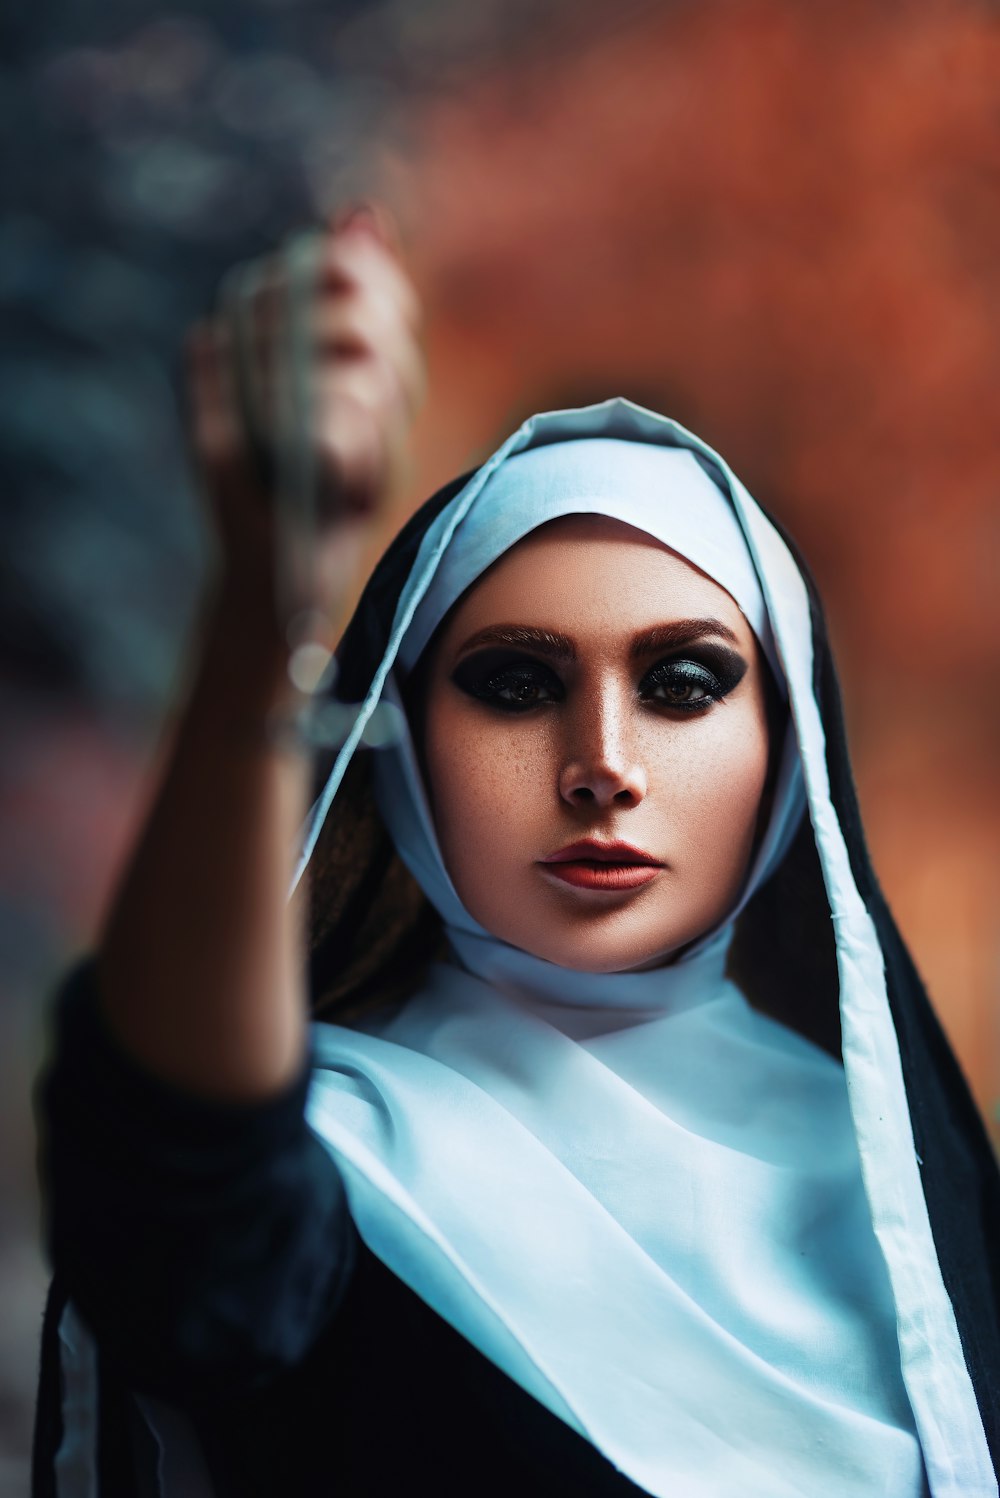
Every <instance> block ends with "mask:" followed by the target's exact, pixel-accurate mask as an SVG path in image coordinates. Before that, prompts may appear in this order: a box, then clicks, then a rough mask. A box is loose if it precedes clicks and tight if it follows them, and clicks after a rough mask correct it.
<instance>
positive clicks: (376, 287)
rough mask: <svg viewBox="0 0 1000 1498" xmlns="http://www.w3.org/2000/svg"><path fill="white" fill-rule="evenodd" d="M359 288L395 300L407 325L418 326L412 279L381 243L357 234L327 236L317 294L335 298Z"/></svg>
mask: <svg viewBox="0 0 1000 1498" xmlns="http://www.w3.org/2000/svg"><path fill="white" fill-rule="evenodd" d="M362 290H363V291H365V292H367V293H368V294H370V295H374V296H381V297H384V298H386V300H387V301H389V302H391V303H394V304H395V305H396V306H397V307H398V308H399V311H400V313H401V315H402V317H403V320H404V321H405V322H406V323H407V325H408V326H409V327H411V328H413V329H416V328H418V327H419V326H420V322H421V316H422V309H421V304H420V299H419V297H418V296H417V293H416V290H415V288H414V286H413V282H412V281H411V280H410V278H409V276H408V275H407V274H406V272H405V271H404V270H403V268H402V266H401V265H400V264H399V262H398V261H397V260H396V259H395V258H394V257H393V256H392V255H390V254H389V253H388V252H387V251H386V250H385V248H384V247H383V246H382V245H380V244H379V243H378V242H377V241H375V240H370V239H362V238H359V237H357V236H346V235H345V236H340V235H335V236H332V237H329V238H328V239H327V240H326V243H325V244H324V246H323V250H322V253H321V258H320V262H319V271H318V276H317V291H318V293H320V294H321V295H327V296H332V297H337V296H343V295H345V294H349V293H351V292H354V291H362Z"/></svg>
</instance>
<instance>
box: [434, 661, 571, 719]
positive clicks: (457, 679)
mask: <svg viewBox="0 0 1000 1498" xmlns="http://www.w3.org/2000/svg"><path fill="white" fill-rule="evenodd" d="M452 680H453V681H454V683H455V685H456V686H457V687H459V688H460V689H461V690H462V691H463V692H466V693H467V694H468V695H469V696H470V697H475V698H476V699H477V701H479V702H485V703H488V704H489V705H490V706H491V707H496V708H498V709H499V710H500V711H501V712H507V713H523V712H527V711H529V709H531V708H533V707H537V706H539V705H540V704H541V703H543V702H553V701H558V700H559V699H560V698H561V697H562V695H563V693H562V684H561V682H560V681H559V680H558V678H557V677H556V676H555V675H554V674H553V673H552V672H551V671H549V670H548V669H547V668H546V667H545V666H543V665H541V664H540V663H539V662H538V661H530V660H520V661H508V662H507V663H506V664H498V662H497V661H496V659H495V658H494V659H492V660H491V659H489V658H488V657H482V656H473V657H472V658H471V659H469V660H465V661H462V663H461V664H460V665H459V666H458V668H457V669H456V670H455V672H454V673H453V675H452Z"/></svg>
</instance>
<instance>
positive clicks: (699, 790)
mask: <svg viewBox="0 0 1000 1498" xmlns="http://www.w3.org/2000/svg"><path fill="white" fill-rule="evenodd" d="M692 729H693V731H692V732H691V733H690V735H689V736H686V737H683V738H682V737H681V736H678V738H677V739H676V740H675V742H674V745H673V749H674V751H675V752H674V753H673V754H671V756H670V763H669V764H664V765H663V782H662V783H663V786H664V803H665V807H666V809H667V814H668V816H669V818H670V820H671V821H672V823H673V826H674V828H675V830H676V834H677V837H678V841H679V843H680V845H681V846H682V848H683V850H684V851H685V852H687V853H688V854H689V855H692V856H696V857H697V860H698V863H699V864H700V865H701V867H702V868H703V869H704V871H705V874H706V876H707V877H709V878H717V877H724V876H725V874H726V872H727V870H728V869H730V868H732V869H733V870H735V871H737V872H742V870H743V868H744V867H745V863H746V859H747V857H748V855H749V853H750V850H751V847H752V844H753V840H754V835H755V833H756V830H757V824H758V818H759V813H760V808H761V797H762V795H763V792H764V788H765V785H766V783H767V774H768V763H769V740H768V732H767V725H766V722H765V720H764V716H763V713H762V712H758V711H756V709H755V708H754V709H753V710H748V709H740V710H739V711H737V710H736V708H735V707H733V706H728V707H727V706H723V707H722V708H721V709H717V710H716V711H715V712H714V713H713V715H712V717H711V719H710V720H708V721H706V722H705V723H704V724H699V725H697V726H695V725H692Z"/></svg>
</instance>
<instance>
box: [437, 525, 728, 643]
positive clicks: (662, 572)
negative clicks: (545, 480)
mask: <svg viewBox="0 0 1000 1498" xmlns="http://www.w3.org/2000/svg"><path fill="white" fill-rule="evenodd" d="M699 616H714V617H715V618H719V619H722V620H723V621H724V622H725V623H727V624H728V625H729V626H730V627H731V628H732V629H733V630H735V631H737V633H738V634H739V635H740V638H741V639H743V638H747V639H749V637H750V634H751V631H750V628H749V625H748V624H747V622H746V619H745V617H744V615H743V614H742V612H741V611H740V609H739V607H738V605H737V604H736V602H735V600H734V599H733V598H732V596H731V595H730V594H729V593H727V592H726V590H725V588H723V587H722V586H721V585H720V584H719V583H717V582H716V581H715V580H714V579H713V578H710V577H708V576H707V574H706V573H704V572H702V571H701V570H700V569H699V568H698V567H695V566H694V565H693V563H691V562H689V561H687V560H686V559H685V558H684V557H682V556H680V555H679V554H678V553H677V552H675V551H672V550H671V549H670V547H669V546H666V545H665V544H664V543H663V542H662V541H658V540H657V539H656V538H655V537H653V536H650V535H649V534H648V533H647V532H646V531H642V530H638V529H637V528H636V527H635V526H631V525H628V524H627V523H626V522H625V521H622V520H616V519H613V518H611V517H610V516H604V515H566V516H562V517H560V518H559V519H556V520H550V521H548V522H546V524H544V525H541V526H539V527H538V528H537V529H536V530H533V531H531V532H530V533H529V534H528V535H527V536H525V537H524V538H523V539H522V540H520V541H518V542H517V544H516V545H515V546H512V547H511V548H510V550H509V551H506V552H504V554H503V556H501V557H499V558H498V559H497V561H495V562H494V563H493V564H492V566H490V567H489V568H487V570H486V571H485V572H484V573H483V574H482V576H481V577H479V578H478V579H477V580H476V581H475V582H474V583H473V584H472V585H471V586H470V587H469V588H468V589H467V590H466V592H465V593H464V594H463V595H462V597H461V598H460V599H459V601H458V603H457V604H456V605H455V606H454V608H453V610H452V611H451V617H450V620H449V623H448V627H447V628H446V631H445V632H444V633H445V635H446V637H447V638H453V637H454V636H455V635H456V634H457V633H458V632H460V631H463V630H468V629H478V628H481V627H482V626H483V625H484V624H486V623H495V622H500V621H501V620H502V621H503V622H507V623H531V624H536V625H544V626H545V627H548V628H551V629H561V630H563V631H566V632H569V633H573V632H574V630H577V631H579V630H584V631H586V630H587V629H588V628H594V629H597V628H600V629H601V630H606V629H616V630H621V631H626V630H629V629H632V628H635V629H640V628H642V627H645V626H648V625H650V624H653V623H667V622H669V621H670V620H671V619H680V618H692V617H699Z"/></svg>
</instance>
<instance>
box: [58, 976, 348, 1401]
mask: <svg viewBox="0 0 1000 1498" xmlns="http://www.w3.org/2000/svg"><path fill="white" fill-rule="evenodd" d="M54 1019H55V1034H54V1044H53V1051H52V1060H51V1063H50V1065H49V1067H48V1070H47V1072H46V1074H45V1075H44V1076H43V1078H42V1080H41V1082H40V1085H39V1089H38V1107H39V1115H40V1125H41V1138H42V1148H41V1157H40V1163H41V1175H42V1185H43V1192H44V1196H45V1204H46V1212H47V1219H48V1220H47V1240H48V1247H49V1252H50V1255H51V1258H52V1262H53V1266H54V1268H55V1270H56V1273H57V1274H58V1276H59V1277H60V1278H61V1280H62V1282H63V1284H64V1285H65V1286H66V1287H67V1289H68V1291H69V1294H70V1296H71V1298H72V1299H73V1301H74V1302H75V1304H76V1306H77V1308H78V1310H79V1311H80V1313H81V1315H82V1316H83V1317H84V1319H85V1320H86V1321H87V1322H88V1323H89V1325H90V1326H91V1328H92V1330H93V1331H94V1332H95V1334H96V1335H97V1337H98V1340H99V1342H100V1344H101V1347H102V1352H103V1353H104V1355H105V1356H110V1357H112V1358H113V1359H114V1360H115V1362H116V1363H117V1364H118V1366H119V1367H120V1370H121V1372H122V1374H123V1375H124V1376H125V1377H126V1378H127V1379H128V1380H129V1381H130V1383H131V1384H132V1385H133V1386H134V1387H135V1388H136V1389H138V1390H140V1391H142V1392H148V1393H151V1394H156V1395H159V1396H160V1397H162V1398H164V1399H168V1400H171V1401H172V1402H174V1403H180V1404H183V1405H188V1406H193V1405H196V1404H201V1403H203V1402H208V1403H211V1402H215V1401H216V1400H218V1399H228V1398H231V1397H233V1396H238V1395H240V1394H243V1393H246V1392H248V1391H250V1390H252V1389H256V1388H260V1387H262V1386H263V1385H266V1384H267V1383H268V1382H269V1381H271V1380H272V1379H273V1378H275V1377H277V1376H278V1375H279V1374H281V1373H283V1372H284V1371H286V1370H288V1369H291V1368H293V1367H295V1366H296V1365H297V1364H298V1363H299V1362H300V1361H301V1360H302V1358H303V1357H304V1356H305V1354H306V1353H307V1352H308V1350H309V1348H310V1347H311V1346H312V1344H313V1343H314V1342H315V1341H316V1339H317V1337H318V1336H319V1335H320V1334H321V1333H322V1332H323V1330H324V1329H325V1328H326V1326H327V1325H328V1323H329V1321H330V1319H331V1318H332V1316H333V1314H334V1312H335V1310H336V1308H337V1306H338V1304H339V1302H340V1299H341V1297H342V1296H343V1293H344V1291H345V1289H346V1286H347V1284H348V1282H349V1279H350V1275H351V1270H352V1266H353V1262H354V1257H355V1249H356V1239H355V1232H354V1227H353V1224H352V1222H351V1219H350V1216H349V1214H348V1209H347V1202H346V1197H345V1194H344V1188H343V1183H342V1180H341V1177H340V1174H339V1172H338V1171H337V1168H336V1166H335V1164H334V1162H333V1160H332V1159H331V1157H330V1155H329V1154H328V1152H327V1151H326V1149H325V1148H324V1147H323V1145H322V1144H321V1143H320V1141H319V1140H318V1139H317V1138H316V1136H315V1135H314V1134H313V1133H312V1131H311V1130H310V1129H309V1127H308V1125H307V1123H306V1121H305V1115H304V1109H305V1101H306V1094H307V1091H308V1086H309V1067H308V1065H307V1066H305V1067H304V1068H303V1070H302V1072H301V1074H300V1076H299V1077H298V1078H297V1079H296V1080H295V1082H294V1083H293V1084H292V1085H291V1086H290V1087H288V1088H287V1089H286V1091H284V1092H283V1093H282V1094H280V1095H279V1096H276V1097H274V1098H273V1099H269V1100H267V1101H266V1102H264V1103H262V1104H250V1105H235V1104H222V1103H216V1102H212V1101H204V1100H202V1099H199V1098H195V1097H192V1096H190V1095H188V1094H187V1093H184V1092H182V1091H180V1090H178V1089H174V1088H172V1087H170V1086H169V1085H167V1084H166V1083H163V1082H161V1081H159V1079H157V1078H155V1077H153V1076H152V1075H151V1074H149V1073H147V1072H146V1071H145V1070H144V1069H143V1068H142V1067H141V1066H140V1065H138V1064H137V1063H135V1062H133V1061H132V1060H131V1059H130V1058H129V1057H128V1056H126V1054H125V1053H124V1052H123V1051H122V1050H121V1049H119V1048H118V1047H117V1046H116V1045H115V1043H114V1041H113V1040H112V1038H111V1037H110V1035H109V1034H108V1033H107V1032H106V1030H105V1028H104V1026H103V1024H102V1021H101V1018H100V1013H99V1009H98V1005H97V1002H96V993H95V980H94V971H93V965H92V964H86V965H85V966H83V967H81V968H79V969H78V970H77V971H76V972H75V973H74V974H73V975H72V977H71V978H70V979H69V981H68V982H67V983H66V985H65V987H64V988H63V990H62V992H61V993H60V995H59V998H58V1000H57V1003H56V1008H55V1015H54Z"/></svg>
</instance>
